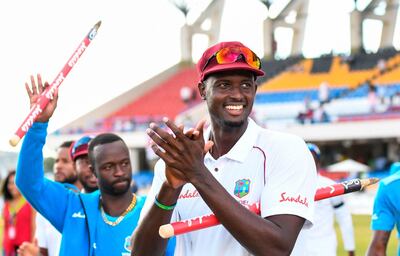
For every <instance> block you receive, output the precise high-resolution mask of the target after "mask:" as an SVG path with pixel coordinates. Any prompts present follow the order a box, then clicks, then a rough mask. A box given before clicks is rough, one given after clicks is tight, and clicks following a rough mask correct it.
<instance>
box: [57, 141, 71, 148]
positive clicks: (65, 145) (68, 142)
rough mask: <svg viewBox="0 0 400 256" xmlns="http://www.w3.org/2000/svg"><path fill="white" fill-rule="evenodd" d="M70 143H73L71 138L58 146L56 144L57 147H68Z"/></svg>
mask: <svg viewBox="0 0 400 256" xmlns="http://www.w3.org/2000/svg"><path fill="white" fill-rule="evenodd" d="M72 143H74V141H73V140H67V141H64V142H63V143H61V145H60V146H58V148H70V147H71V145H72Z"/></svg>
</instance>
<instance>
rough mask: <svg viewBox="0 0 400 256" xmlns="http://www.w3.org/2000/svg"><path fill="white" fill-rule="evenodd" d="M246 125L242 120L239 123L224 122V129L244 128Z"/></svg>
mask: <svg viewBox="0 0 400 256" xmlns="http://www.w3.org/2000/svg"><path fill="white" fill-rule="evenodd" d="M243 125H244V120H241V121H239V122H231V121H226V120H224V121H223V126H224V127H229V128H238V127H242V126H243Z"/></svg>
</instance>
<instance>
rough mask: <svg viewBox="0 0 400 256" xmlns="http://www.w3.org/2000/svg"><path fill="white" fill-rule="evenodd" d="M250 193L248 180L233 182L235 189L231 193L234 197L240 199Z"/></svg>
mask: <svg viewBox="0 0 400 256" xmlns="http://www.w3.org/2000/svg"><path fill="white" fill-rule="evenodd" d="M249 191H250V180H249V179H241V180H238V181H236V182H235V189H234V191H233V193H234V195H235V196H237V197H239V198H242V197H244V196H246V195H247V194H248V193H249Z"/></svg>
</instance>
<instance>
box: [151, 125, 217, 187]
mask: <svg viewBox="0 0 400 256" xmlns="http://www.w3.org/2000/svg"><path fill="white" fill-rule="evenodd" d="M204 125H205V120H201V121H200V122H199V123H198V124H197V125H196V128H190V129H189V130H187V131H186V132H185V133H184V134H185V135H186V136H187V137H188V138H191V139H198V138H199V136H200V133H199V129H203V128H204ZM178 127H179V129H180V130H181V132H182V133H183V130H184V127H183V125H179V126H178ZM213 145H214V143H213V142H212V141H207V142H206V143H205V145H204V154H206V153H207V152H208V151H209V150H210V149H211V148H212V146H213ZM154 146H156V145H154ZM165 176H166V178H167V182H168V185H169V186H171V187H172V188H174V189H178V188H180V187H182V186H183V185H185V184H186V183H187V181H186V178H185V176H184V175H183V173H182V172H180V171H179V170H177V169H174V168H172V167H170V166H166V169H165Z"/></svg>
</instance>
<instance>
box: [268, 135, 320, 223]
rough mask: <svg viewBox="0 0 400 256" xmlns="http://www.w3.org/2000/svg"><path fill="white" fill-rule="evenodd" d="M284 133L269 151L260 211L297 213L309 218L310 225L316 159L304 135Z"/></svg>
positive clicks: (307, 221) (315, 181) (307, 220)
mask: <svg viewBox="0 0 400 256" xmlns="http://www.w3.org/2000/svg"><path fill="white" fill-rule="evenodd" d="M281 137H282V138H280V140H279V141H277V142H276V143H275V144H276V145H274V147H273V149H271V150H269V153H268V151H267V168H266V184H265V187H264V189H263V192H262V196H261V215H262V216H263V217H267V216H272V215H279V214H292V215H297V216H300V217H302V218H304V219H306V222H305V227H307V228H308V227H310V226H312V223H313V220H314V196H315V191H316V188H317V172H316V168H315V162H314V159H313V157H312V155H311V153H310V151H309V150H308V148H307V146H306V144H305V142H304V141H303V140H302V139H300V138H298V137H296V136H293V135H285V136H281ZM272 150H273V151H272Z"/></svg>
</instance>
